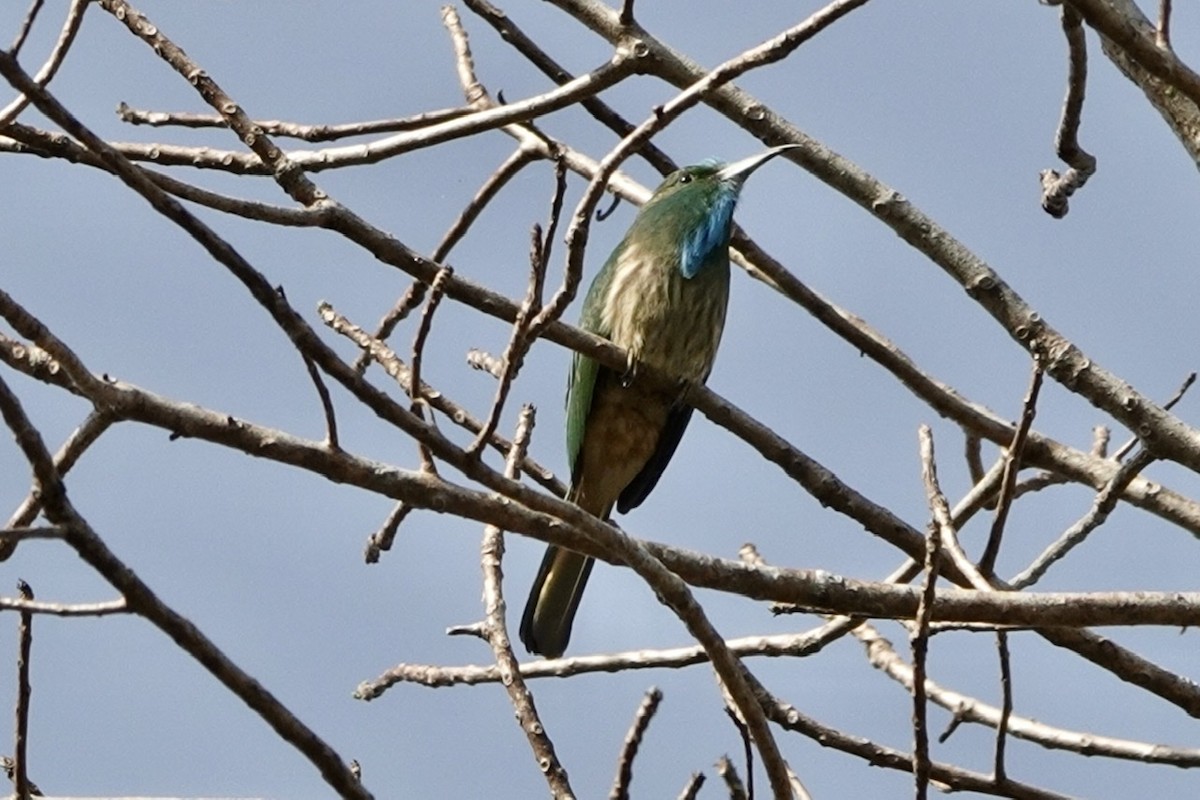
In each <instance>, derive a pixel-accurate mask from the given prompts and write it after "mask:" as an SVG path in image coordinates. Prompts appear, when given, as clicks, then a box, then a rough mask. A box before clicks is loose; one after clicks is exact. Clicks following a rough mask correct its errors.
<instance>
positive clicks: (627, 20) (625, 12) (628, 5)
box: [617, 0, 633, 27]
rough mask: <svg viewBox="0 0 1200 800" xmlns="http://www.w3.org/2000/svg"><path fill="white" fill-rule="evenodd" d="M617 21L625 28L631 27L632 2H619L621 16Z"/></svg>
mask: <svg viewBox="0 0 1200 800" xmlns="http://www.w3.org/2000/svg"><path fill="white" fill-rule="evenodd" d="M617 20H618V21H620V23H621V24H622V25H624V26H626V27H629V26H631V25H633V0H621V16H619V17H617Z"/></svg>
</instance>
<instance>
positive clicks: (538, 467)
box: [317, 303, 567, 497]
mask: <svg viewBox="0 0 1200 800" xmlns="http://www.w3.org/2000/svg"><path fill="white" fill-rule="evenodd" d="M317 313H318V314H319V315H320V317H321V321H322V322H324V323H325V324H326V325H328V326H329V327H330V328H332V329H333V330H334V331H336V332H338V333H340V334H341V335H343V336H345V337H347V338H348V339H350V340H351V341H353V342H354V343H355V344H356V345H358V346H359V347H360V348H362V349H363V351H364V352H366V353H368V354H369V355H370V357H371V359H372V360H374V361H376V362H378V363H379V365H380V366H381V367H383V369H384V371H385V372H386V373H387V374H388V375H389V376H390V377H391V378H392V379H393V380H395V381H396V383H397V384H398V385H399V386H400V388H401V389H403V390H404V392H405V393H406V394H409V395H410V396H411V392H412V370H411V369H410V368H409V367H408V366H407V365H405V364H404V362H403V361H402V360H401V359H400V357H399V356H397V355H396V353H395V351H393V350H392V349H391V348H390V347H388V346H387V345H386V344H384V343H383V342H381V341H379V340H378V339H374V338H372V337H371V335H370V334H368V333H367V332H366V331H365V330H363V329H362V328H360V327H359V326H357V325H355V324H354V323H352V322H351V321H350V320H348V319H346V318H345V317H344V316H342V315H341V314H338V313H337V312H336V311H335V310H334V309H333V308H332V307H331V306H330V305H329V304H328V303H322V304H321V305H319V306H318V307H317ZM422 384H423V385H422V388H421V393H422V395H423V396H424V397H425V401H426V402H427V403H428V404H429V405H430V406H431V407H432V408H434V409H436V410H437V411H439V412H440V413H441V414H443V415H444V416H445V417H446V419H448V420H450V421H451V422H453V423H454V424H456V425H459V426H461V427H462V428H463V429H464V430H467V431H470V432H471V433H473V434H475V433H478V432H479V431H480V430H482V429H483V422H482V421H480V420H479V419H477V418H476V417H474V416H473V415H472V414H471V413H470V412H469V411H468V410H467V409H465V408H463V407H462V406H461V405H459V404H458V403H456V402H454V401H453V400H452V399H450V398H449V397H447V396H446V394H445V393H444V392H440V391H436V390H434V389H432V388H431V387H430V386H429V385H428V384H427V383H425V382H422ZM418 438H419V437H418ZM489 443H490V444H491V446H492V448H493V449H495V450H497V451H499V452H501V453H505V454H507V453H508V451H509V448H510V447H511V446H512V443H511V442H509V441H508V439H506V438H504V437H503V436H500V435H499V434H493V435H492V438H491V441H490V442H489ZM521 472H522V473H524V474H525V475H528V476H530V477H531V478H533V479H534V480H535V481H537V483H538V484H539V485H541V486H542V487H543V488H545V489H546V490H547V491H549V492H550V493H551V494H553V495H555V496H556V497H563V496H565V495H566V493H567V488H566V486H565V485H564V484H563V483H562V481H560V480H558V479H557V478H556V477H554V473H553V472H551V471H550V470H549V469H547V468H546V467H545V466H543V465H542V464H540V463H538V462H537V461H534V460H533V459H532V458H529V457H528V456H527V457H526V458H525V460H524V461H523V462H522V463H521Z"/></svg>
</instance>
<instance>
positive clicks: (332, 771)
mask: <svg viewBox="0 0 1200 800" xmlns="http://www.w3.org/2000/svg"><path fill="white" fill-rule="evenodd" d="M10 65H11V61H6V59H5V55H4V54H3V53H0V71H3V70H4V69H5V68H6V67H8V66H10ZM6 77H10V76H6ZM34 102H37V100H36V99H35V101H34ZM0 417H3V419H4V421H5V423H6V424H7V425H8V427H9V429H10V430H11V431H12V432H13V434H14V436H15V437H16V440H17V444H18V446H19V447H20V448H21V450H22V452H23V454H24V455H25V458H26V460H27V461H29V463H30V466H31V467H32V468H33V472H34V480H35V482H36V483H37V484H38V489H39V491H40V492H41V494H42V502H43V503H44V504H45V514H46V517H47V519H49V520H50V521H51V522H52V523H55V524H60V525H64V526H66V527H67V528H68V529H69V531H70V533H69V536H68V540H67V541H68V544H70V545H71V547H72V548H73V549H74V550H75V551H76V553H77V554H78V555H79V556H80V557H81V558H82V559H83V560H84V561H85V562H86V563H87V564H89V565H90V566H91V567H92V568H93V569H95V570H96V571H97V572H98V573H99V574H100V575H101V576H103V577H104V579H105V580H106V581H108V582H109V584H111V585H112V586H113V588H115V589H116V590H117V591H118V592H120V593H121V595H122V596H123V597H124V598H125V599H126V600H127V601H128V602H129V604H130V608H131V609H132V610H133V611H134V612H135V613H137V614H139V615H140V616H142V617H144V618H146V619H147V620H149V621H150V622H151V623H152V624H154V626H155V627H157V628H158V629H159V630H161V631H162V632H163V633H165V634H167V635H168V636H169V637H170V638H171V639H172V640H173V641H174V642H175V643H176V644H178V645H179V647H180V648H182V649H183V650H184V651H185V652H186V653H188V654H189V655H190V656H191V657H192V658H194V659H195V660H196V661H197V662H198V663H200V664H201V665H202V666H204V667H205V668H206V669H207V670H208V671H209V672H210V673H211V674H212V675H213V677H215V678H216V679H217V680H219V681H220V682H221V683H222V684H223V685H224V686H225V687H226V688H227V689H229V690H230V691H231V692H232V693H233V694H234V695H235V696H236V697H238V698H239V699H240V700H242V701H243V702H244V703H246V705H247V706H249V707H250V708H251V709H253V710H254V711H255V712H257V713H258V714H259V716H261V717H262V718H263V720H264V721H266V722H267V724H269V725H270V726H271V727H272V728H273V729H274V730H275V732H276V733H277V734H278V735H279V736H280V738H282V739H283V740H284V741H286V742H288V743H290V744H292V745H293V746H294V747H295V748H296V749H297V750H299V751H300V752H301V753H303V754H304V755H305V756H306V757H307V758H308V759H309V761H310V762H311V763H312V764H313V765H314V766H316V767H317V769H318V770H319V771H320V772H321V775H322V776H323V777H324V778H325V780H326V781H327V782H328V783H329V784H330V786H331V787H333V788H334V789H335V790H336V791H338V792H339V793H340V794H341V795H342V796H343V797H345V798H356V799H357V800H372V795H371V793H370V792H368V791H367V790H366V789H365V788H364V787H363V786H362V785H361V784H360V783H358V781H357V780H355V779H354V778H353V776H351V775H350V773H349V771H348V770H347V768H346V766H345V762H344V760H343V759H342V758H341V757H340V756H338V754H337V752H336V751H334V750H333V748H331V747H330V746H329V745H328V744H326V743H325V742H324V740H322V739H321V738H320V737H319V736H317V734H316V733H315V732H313V731H312V730H311V729H310V728H308V727H307V726H306V725H304V723H303V722H301V721H300V720H299V718H297V717H296V716H295V715H294V714H293V713H292V712H291V711H290V710H289V709H288V708H287V707H286V706H284V705H283V704H282V703H280V702H279V700H277V699H276V698H275V696H274V695H272V694H271V693H270V692H269V691H268V690H267V688H266V687H265V686H263V685H262V684H261V683H259V682H258V681H256V680H255V679H254V678H252V677H250V676H249V675H248V674H246V672H245V671H244V670H242V669H241V668H240V667H238V666H237V665H236V664H235V663H234V662H233V661H232V660H230V659H229V657H228V656H227V655H225V653H223V652H222V651H221V650H220V649H219V648H218V647H217V646H216V645H215V644H213V642H212V641H211V640H209V639H208V638H207V637H206V636H205V635H204V634H203V633H201V631H200V629H199V628H197V627H196V626H195V625H194V624H192V623H191V622H190V621H189V620H188V619H187V618H185V617H183V616H182V615H180V614H179V613H178V612H176V611H175V610H174V609H172V608H171V607H170V606H168V605H166V604H165V603H163V602H162V601H161V600H160V599H159V598H158V596H157V595H156V594H155V593H154V592H153V591H152V590H151V589H150V587H149V586H147V585H146V584H145V583H144V582H143V581H142V580H141V578H139V577H138V576H137V574H136V573H135V572H134V571H133V570H132V569H130V568H129V567H128V566H127V565H126V564H125V563H124V562H122V561H121V560H120V559H119V558H117V556H116V555H115V554H114V553H113V552H112V551H111V550H109V549H108V546H107V545H105V543H104V541H103V540H102V539H101V538H100V536H99V535H98V534H97V533H96V532H95V531H94V530H93V529H92V527H91V526H90V525H89V524H88V523H87V520H85V519H84V518H83V517H82V516H80V515H79V513H78V512H77V511H76V510H75V507H74V506H73V505H72V504H71V502H70V500H69V499H68V498H67V494H66V489H65V487H64V486H63V484H62V479H61V476H60V475H59V474H58V472H57V471H56V470H55V468H54V460H53V458H51V456H50V452H49V451H48V450H47V449H46V446H45V444H44V442H43V441H42V437H41V434H40V433H39V432H38V431H37V429H36V428H35V427H34V426H33V424H32V423H31V422H30V420H29V417H28V415H27V414H26V413H25V410H24V408H22V406H21V402H20V400H18V399H17V396H16V395H15V394H13V392H12V390H11V389H10V388H9V386H8V384H7V383H6V382H5V381H4V380H3V379H2V378H0Z"/></svg>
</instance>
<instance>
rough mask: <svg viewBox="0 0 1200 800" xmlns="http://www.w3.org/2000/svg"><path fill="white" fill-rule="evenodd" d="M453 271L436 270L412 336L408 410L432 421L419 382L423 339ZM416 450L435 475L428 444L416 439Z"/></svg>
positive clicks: (428, 469)
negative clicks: (409, 403) (410, 403)
mask: <svg viewBox="0 0 1200 800" xmlns="http://www.w3.org/2000/svg"><path fill="white" fill-rule="evenodd" d="M453 271H454V270H453V269H452V268H451V267H449V266H444V267H442V268H441V269H440V270H439V271H438V274H437V277H436V278H434V279H433V283H432V284H431V285H430V287H429V299H428V300H427V301H426V303H425V310H424V311H422V312H421V321H420V322H419V323H418V324H417V333H416V335H415V336H414V337H413V345H412V367H411V370H412V381H411V382H410V385H409V392H408V396H409V397H410V398H411V399H412V405H411V406H410V408H409V410H410V411H411V412H412V413H413V414H415V415H416V416H417V417H419V418H421V419H426V420H427V421H432V419H433V415H432V414H429V415H428V416H426V414H425V409H426V408H427V407H428V405H429V404H428V401H427V400H426V399H425V392H424V384H422V383H421V361H422V360H423V359H422V356H424V354H425V341H426V340H427V339H428V338H429V331H430V329H431V328H432V327H433V315H434V313H436V312H437V309H438V306H439V305H440V304H441V302H442V295H443V294H444V287H445V285H446V279H447V278H448V277H449V276H450V275H451V274H452V273H453ZM417 450H418V452H419V453H420V456H421V469H422V470H424V471H426V472H429V473H432V474H434V475H436V474H437V466H436V465H435V464H434V462H433V453H431V452H430V451H429V446H428V445H427V444H425V442H423V441H420V440H418V442H417Z"/></svg>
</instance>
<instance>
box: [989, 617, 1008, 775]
mask: <svg viewBox="0 0 1200 800" xmlns="http://www.w3.org/2000/svg"><path fill="white" fill-rule="evenodd" d="M996 652H997V653H998V654H999V655H1000V696H1001V701H1000V722H999V723H998V724H997V725H996V761H995V767H994V768H993V769H994V774H995V778H996V782H997V783H1003V782H1004V781H1006V780H1008V776H1007V775H1006V774H1005V770H1004V745H1005V743H1006V742H1007V741H1008V720H1009V718H1010V717H1011V716H1012V709H1013V698H1012V668H1011V665H1010V663H1009V658H1008V634H1007V633H1005V632H1004V631H996Z"/></svg>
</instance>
